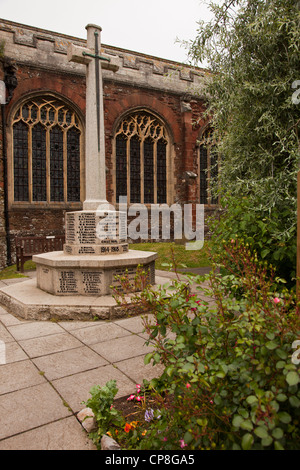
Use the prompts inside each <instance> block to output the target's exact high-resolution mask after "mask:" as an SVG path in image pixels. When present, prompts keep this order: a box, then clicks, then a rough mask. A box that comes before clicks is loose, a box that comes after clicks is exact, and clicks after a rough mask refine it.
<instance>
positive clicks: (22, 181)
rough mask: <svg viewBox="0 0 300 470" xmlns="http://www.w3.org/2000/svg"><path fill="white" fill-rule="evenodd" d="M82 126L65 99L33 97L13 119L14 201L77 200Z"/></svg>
mask: <svg viewBox="0 0 300 470" xmlns="http://www.w3.org/2000/svg"><path fill="white" fill-rule="evenodd" d="M81 136H82V130H81V126H80V123H79V119H78V116H77V115H76V113H75V112H74V111H73V110H71V109H70V108H69V106H68V105H66V104H65V103H64V102H62V101H60V100H58V99H56V98H53V97H50V96H44V97H36V98H31V99H29V100H27V101H26V102H24V103H23V104H22V105H21V106H20V107H19V108H18V110H17V112H16V113H15V115H14V117H13V122H12V149H13V151H12V154H13V164H12V169H13V200H14V202H29V203H35V202H47V203H52V202H65V203H68V202H79V201H80V173H81V170H80V162H81V147H82V145H81Z"/></svg>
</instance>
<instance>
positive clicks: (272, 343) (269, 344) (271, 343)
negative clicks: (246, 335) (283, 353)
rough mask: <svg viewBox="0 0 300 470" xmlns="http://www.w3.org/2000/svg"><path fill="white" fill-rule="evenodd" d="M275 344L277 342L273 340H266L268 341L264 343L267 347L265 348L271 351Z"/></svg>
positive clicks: (275, 346)
mask: <svg viewBox="0 0 300 470" xmlns="http://www.w3.org/2000/svg"><path fill="white" fill-rule="evenodd" d="M277 346H278V344H277V343H275V341H268V342H267V343H266V348H267V349H270V350H271V351H273V349H276V348H277Z"/></svg>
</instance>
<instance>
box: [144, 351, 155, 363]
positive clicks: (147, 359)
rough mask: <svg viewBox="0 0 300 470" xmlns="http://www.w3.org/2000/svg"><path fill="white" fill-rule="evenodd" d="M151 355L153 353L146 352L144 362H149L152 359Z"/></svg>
mask: <svg viewBox="0 0 300 470" xmlns="http://www.w3.org/2000/svg"><path fill="white" fill-rule="evenodd" d="M152 356H153V353H148V354H146V356H145V357H144V364H149V362H150V361H151V359H152Z"/></svg>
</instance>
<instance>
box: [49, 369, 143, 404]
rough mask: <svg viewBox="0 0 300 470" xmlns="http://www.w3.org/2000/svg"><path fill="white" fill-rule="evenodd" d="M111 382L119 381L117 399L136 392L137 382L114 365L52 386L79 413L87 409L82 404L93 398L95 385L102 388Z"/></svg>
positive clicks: (90, 371) (84, 373) (83, 373)
mask: <svg viewBox="0 0 300 470" xmlns="http://www.w3.org/2000/svg"><path fill="white" fill-rule="evenodd" d="M109 380H116V381H117V387H118V389H119V390H118V393H117V395H116V398H118V397H124V396H126V395H130V394H131V393H133V392H134V390H135V382H134V381H132V379H131V378H130V376H127V375H126V374H123V373H122V372H121V371H120V370H118V369H117V368H116V367H115V366H114V365H112V364H109V365H106V366H102V367H98V368H97V369H93V370H89V371H85V372H81V373H78V374H74V375H71V376H69V377H64V378H62V379H57V380H53V381H52V385H53V387H54V388H55V389H56V390H57V392H58V393H59V394H60V395H61V396H63V397H64V399H65V400H66V402H67V403H68V405H69V406H70V407H71V409H72V410H73V412H74V413H77V412H78V411H80V410H82V409H83V408H85V405H83V404H82V402H83V401H86V400H88V399H89V398H90V397H91V395H90V393H89V391H90V389H91V388H92V387H93V386H95V385H100V386H101V387H102V386H104V385H105V384H106V382H108V381H109Z"/></svg>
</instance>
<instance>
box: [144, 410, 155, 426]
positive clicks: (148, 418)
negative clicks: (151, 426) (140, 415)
mask: <svg viewBox="0 0 300 470" xmlns="http://www.w3.org/2000/svg"><path fill="white" fill-rule="evenodd" d="M153 418H154V411H153V410H152V408H150V410H146V411H145V421H147V422H148V423H149V422H150V421H152V419H153Z"/></svg>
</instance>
